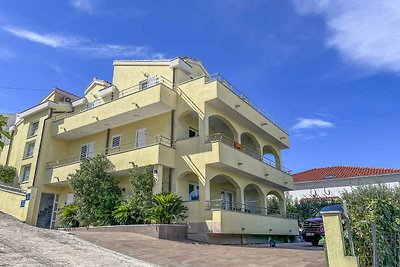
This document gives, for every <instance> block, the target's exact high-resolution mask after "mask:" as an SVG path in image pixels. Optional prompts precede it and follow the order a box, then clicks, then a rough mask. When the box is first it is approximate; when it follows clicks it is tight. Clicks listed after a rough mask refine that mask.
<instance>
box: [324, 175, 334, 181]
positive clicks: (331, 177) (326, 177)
mask: <svg viewBox="0 0 400 267" xmlns="http://www.w3.org/2000/svg"><path fill="white" fill-rule="evenodd" d="M334 177H335V175H334V174H329V175H326V176H325V177H324V179H326V180H330V179H333V178H334Z"/></svg>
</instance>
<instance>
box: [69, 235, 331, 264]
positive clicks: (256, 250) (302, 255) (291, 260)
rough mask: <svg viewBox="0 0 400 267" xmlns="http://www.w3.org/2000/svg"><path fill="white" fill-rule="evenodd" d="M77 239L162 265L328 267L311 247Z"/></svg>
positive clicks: (105, 237)
mask: <svg viewBox="0 0 400 267" xmlns="http://www.w3.org/2000/svg"><path fill="white" fill-rule="evenodd" d="M74 234H75V235H76V236H78V237H80V238H82V239H84V240H87V241H89V242H92V243H94V244H97V245H99V246H102V247H105V248H107V249H110V250H114V251H118V252H120V253H122V254H125V255H129V256H132V257H134V258H137V259H141V260H144V261H147V262H150V263H154V264H157V265H161V266H196V267H197V266H218V267H223V266H279V267H283V266H288V267H302V266H307V267H322V266H326V264H325V256H324V252H323V251H322V249H321V248H313V247H311V246H310V245H308V244H304V243H302V244H297V245H294V246H293V245H289V246H288V247H290V248H269V247H262V246H255V247H247V246H246V247H239V246H218V245H207V244H199V243H194V242H193V243H191V242H178V241H169V240H159V239H154V238H151V237H147V236H143V235H139V234H133V233H125V232H124V233H122V232H101V233H100V232H97V233H96V232H92V231H87V232H86V231H83V232H75V233H74Z"/></svg>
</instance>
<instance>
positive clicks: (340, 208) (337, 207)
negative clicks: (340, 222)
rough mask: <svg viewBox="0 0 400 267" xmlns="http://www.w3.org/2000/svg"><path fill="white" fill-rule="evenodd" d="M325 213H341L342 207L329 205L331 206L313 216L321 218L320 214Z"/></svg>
mask: <svg viewBox="0 0 400 267" xmlns="http://www.w3.org/2000/svg"><path fill="white" fill-rule="evenodd" d="M325 211H340V212H343V207H342V205H331V206H326V207H323V208H322V209H320V210H319V211H318V212H317V213H316V214H315V215H314V218H322V214H321V212H325Z"/></svg>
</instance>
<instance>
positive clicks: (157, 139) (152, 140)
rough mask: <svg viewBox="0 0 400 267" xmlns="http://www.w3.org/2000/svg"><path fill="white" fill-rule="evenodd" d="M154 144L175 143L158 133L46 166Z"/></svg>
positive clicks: (79, 160) (47, 166)
mask: <svg viewBox="0 0 400 267" xmlns="http://www.w3.org/2000/svg"><path fill="white" fill-rule="evenodd" d="M154 145H164V146H167V147H173V146H174V143H173V142H172V141H171V139H169V138H167V137H164V136H162V135H156V136H152V137H147V138H146V139H138V140H136V141H135V142H131V143H126V144H122V145H120V146H116V147H108V148H102V149H98V150H95V151H88V152H87V153H86V154H79V155H74V156H72V157H68V158H64V159H59V160H55V161H51V162H48V163H47V164H46V168H47V169H54V168H57V167H61V166H66V165H70V164H74V163H78V162H81V161H83V160H86V159H89V158H93V157H94V156H95V155H100V154H103V155H106V156H112V155H115V154H119V153H124V152H129V151H133V150H137V149H141V148H145V147H149V146H154Z"/></svg>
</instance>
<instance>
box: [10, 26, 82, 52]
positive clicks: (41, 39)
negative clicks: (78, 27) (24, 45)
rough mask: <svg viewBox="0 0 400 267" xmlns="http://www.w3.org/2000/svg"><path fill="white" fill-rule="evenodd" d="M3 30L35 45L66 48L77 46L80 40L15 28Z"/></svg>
mask: <svg viewBox="0 0 400 267" xmlns="http://www.w3.org/2000/svg"><path fill="white" fill-rule="evenodd" d="M3 30H5V31H7V32H9V33H11V34H13V35H15V36H17V37H19V38H21V39H26V40H29V41H32V42H35V43H40V44H43V45H47V46H52V47H67V46H74V45H77V44H78V43H79V42H80V40H78V39H77V38H73V37H65V36H61V35H55V34H40V33H37V32H33V31H29V30H24V29H20V28H15V27H3Z"/></svg>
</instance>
